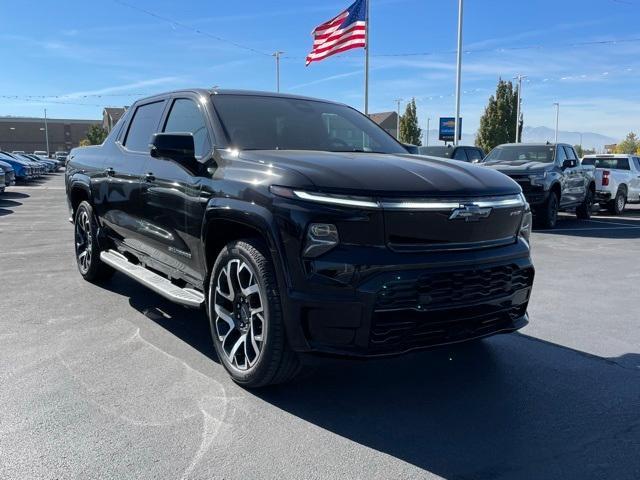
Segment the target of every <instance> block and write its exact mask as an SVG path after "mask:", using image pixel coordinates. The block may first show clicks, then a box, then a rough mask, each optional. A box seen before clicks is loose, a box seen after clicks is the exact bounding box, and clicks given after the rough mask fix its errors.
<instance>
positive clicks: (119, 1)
mask: <svg viewBox="0 0 640 480" xmlns="http://www.w3.org/2000/svg"><path fill="white" fill-rule="evenodd" d="M112 1H113V2H115V3H117V4H119V5H122V6H124V7H127V8H130V9H131V10H135V11H138V12H141V13H144V14H145V15H149V16H150V17H153V18H155V19H157V20H161V21H163V22H166V23H169V24H170V25H171V26H174V27H180V28H183V29H185V30H189V31H191V32H193V33H197V34H198V35H203V36H205V37H209V38H212V39H214V40H217V41H218V42H222V43H226V44H228V45H232V46H234V47H236V48H240V49H242V50H247V51H249V52H253V53H256V54H258V55H264V56H267V57H270V56H271V53H267V52H263V51H262V50H258V49H257V48H253V47H249V46H248V45H243V44H241V43H238V42H234V41H233V40H227V39H226V38H222V37H219V36H217V35H214V34H212V33H209V32H206V31H204V30H200V29H198V28H195V27H192V26H190V25H187V24H185V23H182V22H178V21H176V20H172V19H171V18H168V17H165V16H162V15H159V14H157V13H155V12H152V11H150V10H147V9H145V8H140V7H137V6H135V5H131V4H130V3H127V2H124V1H122V0H112Z"/></svg>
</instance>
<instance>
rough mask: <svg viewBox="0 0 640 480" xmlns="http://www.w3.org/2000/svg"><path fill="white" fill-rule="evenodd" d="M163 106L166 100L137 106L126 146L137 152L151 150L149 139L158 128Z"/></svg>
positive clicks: (125, 142)
mask: <svg viewBox="0 0 640 480" xmlns="http://www.w3.org/2000/svg"><path fill="white" fill-rule="evenodd" d="M163 108H164V101H162V102H155V103H148V104H147V105H140V106H139V107H138V108H136V112H135V113H134V115H133V120H132V121H131V125H129V131H128V132H127V138H126V139H125V141H124V145H125V147H127V148H128V149H129V150H133V151H135V152H147V151H149V141H150V140H151V135H153V134H154V133H155V132H156V129H157V128H158V123H159V122H160V117H161V116H162V109H163Z"/></svg>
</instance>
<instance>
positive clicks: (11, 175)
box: [0, 156, 16, 187]
mask: <svg viewBox="0 0 640 480" xmlns="http://www.w3.org/2000/svg"><path fill="white" fill-rule="evenodd" d="M0 170H2V171H3V172H4V185H5V187H11V186H13V185H15V184H16V172H15V170H14V168H13V167H12V166H11V164H10V163H7V162H4V161H2V157H1V156H0Z"/></svg>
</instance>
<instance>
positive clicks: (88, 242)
mask: <svg viewBox="0 0 640 480" xmlns="http://www.w3.org/2000/svg"><path fill="white" fill-rule="evenodd" d="M73 223H74V229H75V246H76V262H77V264H78V270H79V271H80V275H82V277H83V278H84V279H85V280H88V281H90V282H95V281H98V280H104V279H106V278H108V277H110V276H111V275H112V274H113V272H114V270H113V269H112V268H111V267H110V266H109V265H106V264H105V263H103V262H102V260H100V247H99V245H98V222H97V221H96V218H95V215H94V213H93V207H91V204H90V203H89V202H87V201H83V202H81V203H80V205H78V208H77V209H76V216H75V220H74V222H73Z"/></svg>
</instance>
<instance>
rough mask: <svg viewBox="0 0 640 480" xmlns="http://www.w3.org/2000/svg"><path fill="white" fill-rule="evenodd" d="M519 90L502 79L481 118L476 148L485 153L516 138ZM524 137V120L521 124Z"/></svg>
mask: <svg viewBox="0 0 640 480" xmlns="http://www.w3.org/2000/svg"><path fill="white" fill-rule="evenodd" d="M517 92H518V89H517V88H515V89H514V87H513V84H512V83H511V82H505V81H504V80H502V79H500V80H499V81H498V86H497V87H496V94H495V96H494V95H491V97H489V103H488V104H487V106H486V108H485V110H484V114H483V115H482V117H480V128H478V134H477V135H476V146H478V147H480V148H482V149H483V150H484V151H485V152H489V151H491V150H492V149H493V148H494V147H496V146H498V145H500V144H502V143H510V142H513V141H514V140H515V138H516V116H517V115H518V93H517ZM519 135H522V120H521V121H520V123H519Z"/></svg>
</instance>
